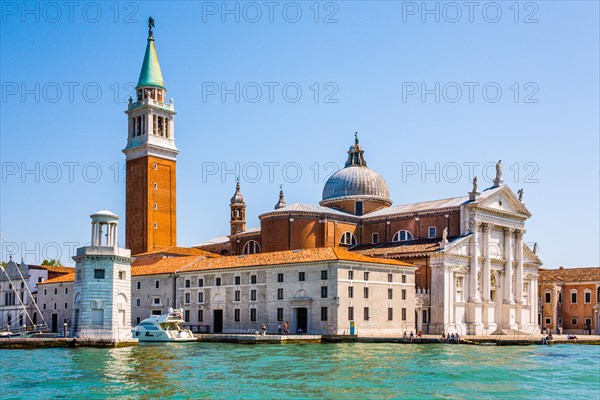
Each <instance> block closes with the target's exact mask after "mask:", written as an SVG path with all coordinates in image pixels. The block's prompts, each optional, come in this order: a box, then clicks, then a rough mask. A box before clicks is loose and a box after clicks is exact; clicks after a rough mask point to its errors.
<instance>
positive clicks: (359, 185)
mask: <svg viewBox="0 0 600 400" xmlns="http://www.w3.org/2000/svg"><path fill="white" fill-rule="evenodd" d="M343 200H374V201H380V202H383V203H385V204H386V205H390V204H392V200H391V199H390V191H389V189H388V186H387V183H386V182H385V179H383V177H382V176H381V175H379V174H378V173H377V172H375V171H373V170H372V169H370V168H368V167H367V162H366V161H365V159H364V150H363V149H362V147H361V146H360V145H359V144H358V135H355V139H354V145H352V146H351V147H350V149H349V150H348V160H347V161H346V165H345V167H344V168H342V169H341V170H339V171H337V172H336V173H335V174H333V175H332V176H331V177H330V178H329V179H328V180H327V183H325V187H324V188H323V198H322V200H321V203H320V204H321V205H325V204H326V203H330V202H333V201H343Z"/></svg>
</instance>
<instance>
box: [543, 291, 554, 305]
mask: <svg viewBox="0 0 600 400" xmlns="http://www.w3.org/2000/svg"><path fill="white" fill-rule="evenodd" d="M545 301H546V303H550V302H552V293H550V292H546V299H545Z"/></svg>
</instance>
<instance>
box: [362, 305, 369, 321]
mask: <svg viewBox="0 0 600 400" xmlns="http://www.w3.org/2000/svg"><path fill="white" fill-rule="evenodd" d="M363 314H364V319H365V321H368V320H369V307H365V308H363Z"/></svg>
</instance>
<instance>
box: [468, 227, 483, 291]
mask: <svg viewBox="0 0 600 400" xmlns="http://www.w3.org/2000/svg"><path fill="white" fill-rule="evenodd" d="M479 225H480V223H478V222H476V221H473V223H472V227H471V229H472V231H473V237H472V238H471V268H470V271H469V301H471V302H474V303H479V302H481V295H480V293H479V287H478V282H477V281H478V276H479V240H480V238H479Z"/></svg>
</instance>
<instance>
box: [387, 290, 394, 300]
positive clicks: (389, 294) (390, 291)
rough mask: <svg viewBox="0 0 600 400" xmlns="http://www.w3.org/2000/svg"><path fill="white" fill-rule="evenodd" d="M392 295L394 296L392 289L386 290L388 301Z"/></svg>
mask: <svg viewBox="0 0 600 400" xmlns="http://www.w3.org/2000/svg"><path fill="white" fill-rule="evenodd" d="M393 295H394V291H393V289H392V288H389V289H388V300H392V298H393Z"/></svg>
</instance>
